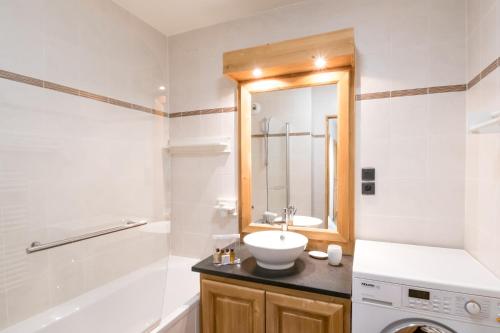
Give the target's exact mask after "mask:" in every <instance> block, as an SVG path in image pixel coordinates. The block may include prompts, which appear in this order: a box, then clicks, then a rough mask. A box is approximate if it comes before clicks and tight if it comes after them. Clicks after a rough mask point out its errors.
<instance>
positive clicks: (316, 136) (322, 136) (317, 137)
mask: <svg viewBox="0 0 500 333" xmlns="http://www.w3.org/2000/svg"><path fill="white" fill-rule="evenodd" d="M311 136H312V137H313V138H315V139H323V138H324V137H325V136H326V135H325V134H312V135H311Z"/></svg>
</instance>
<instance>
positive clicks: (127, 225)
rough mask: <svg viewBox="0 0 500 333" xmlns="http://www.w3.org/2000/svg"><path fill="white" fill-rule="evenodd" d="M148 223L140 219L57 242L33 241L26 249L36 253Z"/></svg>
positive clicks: (28, 251) (27, 251)
mask: <svg viewBox="0 0 500 333" xmlns="http://www.w3.org/2000/svg"><path fill="white" fill-rule="evenodd" d="M147 223H148V222H147V221H138V222H135V221H127V222H126V223H125V224H124V225H119V226H115V227H111V228H106V229H101V230H97V231H93V232H89V233H86V234H83V235H79V236H74V237H68V238H65V239H61V240H58V241H55V242H50V243H45V244H42V243H40V242H33V243H31V245H30V246H29V247H28V248H27V249H26V253H28V254H30V253H34V252H38V251H44V250H48V249H52V248H54V247H59V246H63V245H67V244H71V243H76V242H81V241H83V240H86V239H90V238H95V237H99V236H103V235H108V234H112V233H115V232H118V231H123V230H128V229H132V228H137V227H140V226H143V225H146V224H147Z"/></svg>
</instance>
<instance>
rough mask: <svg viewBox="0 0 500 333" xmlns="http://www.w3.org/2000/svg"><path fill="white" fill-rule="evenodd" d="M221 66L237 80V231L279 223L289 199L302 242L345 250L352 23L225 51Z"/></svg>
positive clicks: (350, 203)
mask: <svg viewBox="0 0 500 333" xmlns="http://www.w3.org/2000/svg"><path fill="white" fill-rule="evenodd" d="M318 54H321V55H323V56H324V58H323V56H322V60H323V66H322V67H321V68H317V66H316V67H315V65H316V62H315V59H317V58H316V57H317V55H318ZM256 65H258V66H259V67H258V69H259V70H258V71H256V70H255V69H256ZM256 73H257V74H258V75H256ZM224 74H226V75H227V76H229V77H231V78H232V79H234V80H236V81H237V82H238V148H239V170H238V171H239V175H238V176H239V184H238V185H239V188H238V191H239V207H238V216H239V224H240V232H241V233H242V234H247V233H251V232H255V231H261V230H269V229H279V228H280V224H279V222H280V219H282V218H283V216H282V212H283V209H284V208H285V207H290V206H294V207H295V208H296V214H295V216H294V218H293V222H292V224H291V225H290V226H289V227H288V229H289V230H291V231H295V232H299V233H301V234H304V235H305V236H307V237H308V239H309V243H308V248H309V249H321V250H326V247H327V245H328V244H331V243H337V244H340V245H341V246H342V247H343V249H344V252H345V253H347V254H352V253H353V246H354V223H353V220H354V218H353V216H354V188H353V184H354V182H353V179H354V175H353V172H354V171H353V165H354V142H353V138H354V131H353V106H354V89H353V88H354V83H353V77H354V32H353V30H352V29H346V30H341V31H337V32H331V33H326V34H321V35H316V36H310V37H305V38H301V39H297V40H290V41H284V42H278V43H274V44H266V45H263V46H258V47H254V48H249V49H242V50H236V51H231V52H227V53H225V54H224ZM256 76H258V77H256ZM273 222H278V223H273Z"/></svg>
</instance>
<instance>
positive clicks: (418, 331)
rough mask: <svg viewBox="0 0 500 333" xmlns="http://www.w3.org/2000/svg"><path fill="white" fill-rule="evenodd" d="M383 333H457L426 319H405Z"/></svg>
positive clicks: (391, 325) (393, 324) (385, 329)
mask: <svg viewBox="0 0 500 333" xmlns="http://www.w3.org/2000/svg"><path fill="white" fill-rule="evenodd" d="M381 333H457V332H455V331H454V330H452V329H451V328H449V327H447V326H444V325H442V324H439V323H437V322H435V321H432V320H426V319H403V320H400V321H397V322H395V323H392V324H390V325H389V326H387V327H386V328H384V329H383V330H382V332H381Z"/></svg>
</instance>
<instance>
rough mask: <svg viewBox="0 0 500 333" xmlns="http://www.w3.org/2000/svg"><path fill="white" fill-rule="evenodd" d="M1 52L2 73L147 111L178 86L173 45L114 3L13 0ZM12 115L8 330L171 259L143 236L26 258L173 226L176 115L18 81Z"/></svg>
mask: <svg viewBox="0 0 500 333" xmlns="http://www.w3.org/2000/svg"><path fill="white" fill-rule="evenodd" d="M0 45H2V46H1V47H0V70H6V71H10V72H14V73H18V74H23V75H28V76H32V77H35V78H38V79H42V80H47V81H52V82H55V83H58V84H63V85H67V86H70V87H73V88H77V89H81V90H87V91H90V92H93V93H96V94H100V95H105V96H109V97H113V98H116V99H122V100H125V101H128V102H131V103H137V104H140V105H142V106H147V107H152V106H155V99H156V97H157V96H158V91H157V87H158V85H159V84H163V83H164V82H165V80H166V78H167V77H166V76H167V72H166V65H167V64H166V54H167V43H166V38H165V37H164V36H162V35H161V34H160V33H158V32H156V31H155V30H153V29H152V28H150V27H148V26H147V25H145V24H144V23H142V22H141V21H139V20H138V19H136V18H134V17H133V16H131V15H130V14H129V13H127V12H125V11H124V10H122V9H121V8H120V7H117V6H116V5H114V4H113V3H112V2H111V1H103V0H85V1H76V0H71V1H68V0H4V1H2V2H1V4H0ZM0 116H1V121H0V329H1V328H3V327H5V326H10V325H11V324H13V323H15V322H17V321H19V320H22V319H24V318H27V317H29V316H31V315H33V314H35V313H38V312H40V311H42V310H45V309H47V308H49V307H52V306H54V305H56V304H59V303H62V302H64V301H66V300H68V299H70V298H72V297H75V296H77V295H79V294H81V293H82V292H84V291H86V290H89V289H92V288H95V287H96V286H99V285H101V284H103V283H104V282H106V281H109V280H111V279H114V278H116V277H118V276H120V275H122V274H124V273H126V272H128V271H130V270H133V269H135V268H137V267H140V266H142V265H144V264H145V263H148V262H152V261H154V260H156V259H158V258H159V257H162V256H165V255H166V254H167V249H168V248H167V241H166V239H165V236H164V235H160V236H155V235H154V234H149V235H148V234H145V233H142V232H140V231H138V230H137V229H135V230H131V231H126V232H120V233H116V234H113V235H108V236H105V237H99V238H95V239H92V240H88V241H85V242H80V243H76V244H72V245H67V246H64V247H60V248H57V249H53V250H48V251H44V252H39V253H36V254H30V255H27V254H26V251H25V249H26V248H27V247H28V246H29V244H30V243H31V242H33V241H41V242H48V241H55V240H59V239H62V238H65V237H68V236H70V235H79V234H81V233H85V232H87V231H89V230H95V229H100V228H104V227H107V226H111V225H117V224H121V223H123V222H122V221H121V220H122V219H123V218H127V217H140V218H148V219H150V220H152V221H154V220H159V219H163V218H164V211H165V209H166V205H167V202H168V200H169V199H168V191H167V190H166V188H165V182H164V173H166V172H168V170H167V169H165V168H164V161H163V156H162V147H163V146H164V145H165V144H166V140H167V138H168V120H166V119H167V118H164V117H160V116H154V115H152V114H147V113H144V112H139V111H135V110H131V109H126V108H122V107H118V106H114V105H111V104H107V103H103V102H99V101H96V100H91V99H85V98H82V97H78V96H74V95H69V94H64V93H61V92H58V91H53V90H49V89H43V88H41V87H35V86H31V85H27V84H23V83H19V82H14V81H10V80H6V79H0ZM159 297H161V291H159ZM158 311H161V309H158Z"/></svg>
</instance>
